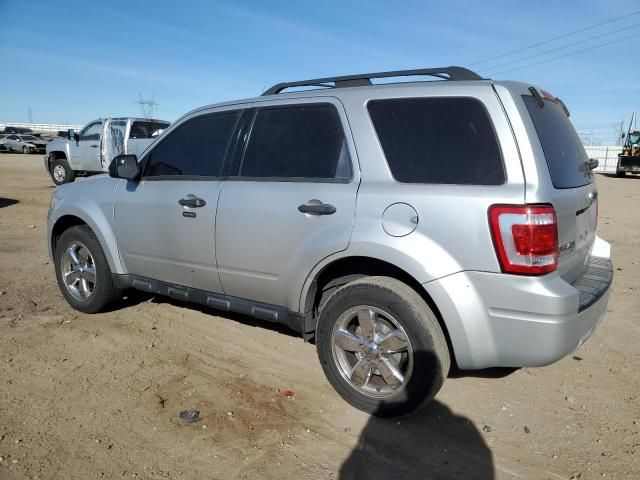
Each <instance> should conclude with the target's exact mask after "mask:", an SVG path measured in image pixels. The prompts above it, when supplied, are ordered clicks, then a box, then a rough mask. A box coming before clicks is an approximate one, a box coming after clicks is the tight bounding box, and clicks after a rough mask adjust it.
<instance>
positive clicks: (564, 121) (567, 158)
mask: <svg viewBox="0 0 640 480" xmlns="http://www.w3.org/2000/svg"><path fill="white" fill-rule="evenodd" d="M522 98H523V100H524V103H525V105H526V106H527V110H528V111H529V115H530V116H531V120H533V124H534V125H535V127H536V132H537V133H538V138H539V139H540V144H541V145H542V150H543V151H544V156H545V158H546V160H547V166H548V167H549V173H550V174H551V181H552V182H553V185H554V186H555V187H556V188H575V187H581V186H583V185H586V184H588V183H591V181H592V179H593V174H592V173H591V169H589V168H588V167H587V162H588V161H589V158H588V157H587V153H586V152H585V151H584V147H583V146H582V142H580V137H578V134H577V133H576V131H575V129H574V128H573V125H571V122H570V121H569V117H567V114H566V113H565V112H564V110H563V109H562V106H561V105H560V104H559V103H557V102H553V101H551V100H543V101H544V107H543V108H540V105H538V103H537V102H536V99H535V98H533V96H531V95H523V96H522Z"/></svg>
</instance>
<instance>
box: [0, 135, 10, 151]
mask: <svg viewBox="0 0 640 480" xmlns="http://www.w3.org/2000/svg"><path fill="white" fill-rule="evenodd" d="M6 136H7V135H4V134H0V152H8V151H9V149H8V148H7V146H6V145H5V144H4V139H5V137H6Z"/></svg>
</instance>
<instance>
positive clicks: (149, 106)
mask: <svg viewBox="0 0 640 480" xmlns="http://www.w3.org/2000/svg"><path fill="white" fill-rule="evenodd" d="M155 100H156V94H155V93H154V94H153V95H152V96H151V100H143V98H142V93H140V92H138V100H136V101H134V102H133V103H137V104H138V105H140V111H141V112H142V116H143V117H144V118H153V113H154V111H155V108H156V107H157V106H158V103H157V102H156V101H155Z"/></svg>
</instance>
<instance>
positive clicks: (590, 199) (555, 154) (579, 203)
mask: <svg viewBox="0 0 640 480" xmlns="http://www.w3.org/2000/svg"><path fill="white" fill-rule="evenodd" d="M532 89H533V90H532ZM510 91H511V95H512V97H513V99H514V102H515V105H516V107H517V109H518V112H519V115H520V118H521V119H522V122H523V124H524V131H526V138H524V137H523V138H519V139H518V140H519V143H520V145H521V150H524V149H523V148H522V147H523V146H525V145H526V146H530V147H531V150H530V152H528V153H529V154H530V155H527V152H523V165H524V170H525V177H527V190H526V200H527V203H551V204H552V205H553V207H554V208H555V211H556V215H557V218H558V243H559V247H560V258H559V263H558V273H559V274H560V275H561V276H562V277H563V278H564V279H565V280H566V281H567V282H570V283H572V282H573V281H574V280H575V279H576V278H577V277H578V276H579V275H580V273H581V272H582V271H583V270H584V268H585V266H586V264H587V262H588V257H589V254H590V252H591V248H592V247H593V243H594V241H595V236H596V223H597V196H598V192H597V187H596V184H595V179H594V175H593V172H592V171H591V169H590V167H589V158H588V157H587V154H586V152H585V150H584V147H583V145H582V143H581V141H580V138H579V137H578V134H577V133H576V131H575V129H574V127H573V125H572V124H571V121H570V120H569V117H568V115H567V112H566V111H565V108H564V105H563V104H562V102H561V101H560V100H558V99H557V98H555V97H553V96H551V95H550V94H549V93H547V92H545V91H543V90H538V89H535V87H529V88H526V87H525V86H522V85H518V86H517V87H514V86H511V87H510ZM511 117H512V116H511ZM511 119H512V121H513V120H514V119H513V118H511ZM517 130H518V129H517V128H516V131H517Z"/></svg>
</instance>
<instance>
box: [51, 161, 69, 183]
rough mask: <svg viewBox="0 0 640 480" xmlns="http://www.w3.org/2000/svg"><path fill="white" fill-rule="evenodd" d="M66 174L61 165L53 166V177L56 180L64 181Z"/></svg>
mask: <svg viewBox="0 0 640 480" xmlns="http://www.w3.org/2000/svg"><path fill="white" fill-rule="evenodd" d="M66 176H67V172H66V171H65V169H64V167H63V166H62V165H56V166H55V167H53V178H55V179H56V181H57V182H62V181H64V177H66Z"/></svg>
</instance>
